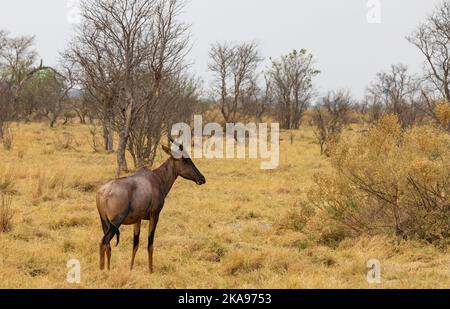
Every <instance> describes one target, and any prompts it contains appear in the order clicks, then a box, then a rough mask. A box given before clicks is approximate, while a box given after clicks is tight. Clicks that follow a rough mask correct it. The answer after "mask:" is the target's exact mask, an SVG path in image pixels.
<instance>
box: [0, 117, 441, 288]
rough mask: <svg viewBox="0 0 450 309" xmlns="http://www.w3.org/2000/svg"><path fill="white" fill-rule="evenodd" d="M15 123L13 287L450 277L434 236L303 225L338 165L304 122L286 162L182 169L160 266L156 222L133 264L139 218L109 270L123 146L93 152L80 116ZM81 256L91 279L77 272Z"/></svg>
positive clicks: (423, 282) (9, 175)
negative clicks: (108, 207)
mask: <svg viewBox="0 0 450 309" xmlns="http://www.w3.org/2000/svg"><path fill="white" fill-rule="evenodd" d="M13 131H14V133H15V136H16V138H15V142H14V145H13V149H12V150H11V151H5V150H3V149H0V162H1V163H0V180H1V179H14V181H13V184H12V186H13V188H12V190H14V191H15V195H14V199H13V203H12V209H13V211H14V216H13V218H12V230H11V231H10V232H8V233H3V234H1V233H0V287H1V288H450V257H449V255H448V252H443V251H440V250H438V249H436V248H435V247H433V246H430V245H427V244H423V243H419V242H404V241H399V240H396V239H391V238H386V237H375V238H359V239H347V240H344V241H343V242H342V243H341V244H340V245H339V246H338V247H337V248H331V247H327V246H322V245H319V244H317V243H314V242H313V241H311V240H310V239H309V237H308V235H305V234H303V233H302V232H300V231H298V230H297V229H296V228H295V215H296V213H297V212H298V211H299V208H300V207H301V205H302V203H301V201H302V200H303V199H304V198H305V193H306V191H307V190H308V187H309V186H310V184H311V177H312V175H313V173H314V172H316V171H319V170H322V169H327V168H329V167H328V163H327V162H326V161H325V160H324V159H323V158H322V157H320V156H319V149H318V146H317V145H316V144H315V143H314V139H313V134H312V131H311V130H310V129H302V130H300V131H296V132H293V134H294V143H293V144H291V142H290V134H291V133H284V134H283V135H284V141H283V142H282V145H281V158H280V159H281V163H280V166H279V168H278V169H277V170H274V171H262V170H260V169H259V161H258V160H206V159H205V160H196V163H197V166H198V167H199V169H200V170H201V171H202V172H203V173H204V174H205V175H206V177H207V180H208V183H207V185H206V186H203V187H198V186H196V185H195V184H193V183H190V182H187V181H185V180H178V181H177V183H176V185H175V186H174V188H173V189H172V191H171V193H170V195H169V197H168V200H167V202H166V205H165V208H164V210H163V212H162V214H161V219H160V223H159V226H158V229H157V232H156V240H155V257H154V263H155V274H153V275H150V274H149V273H148V272H147V254H146V250H145V248H146V233H143V234H142V235H141V248H140V250H139V252H138V255H137V260H136V265H135V270H134V271H133V272H130V271H129V263H130V258H131V251H132V249H131V247H132V227H122V229H121V230H122V240H121V244H120V246H119V247H118V248H115V247H114V248H113V257H112V270H111V271H110V272H100V271H99V270H98V244H99V242H100V238H101V236H102V235H101V234H102V233H101V226H100V220H99V218H98V214H97V210H96V207H95V192H96V189H97V188H98V187H99V185H100V184H102V183H104V182H105V181H107V180H109V179H111V178H113V177H114V173H115V155H114V154H104V153H93V152H92V149H91V148H90V147H89V143H88V138H89V132H88V128H87V127H83V126H80V125H69V126H59V127H57V128H56V129H53V130H50V129H48V128H47V127H46V125H45V124H40V123H33V124H20V125H14V126H13ZM68 138H69V139H70V138H72V139H73V140H72V141H71V142H70V143H66V142H65V141H67V139H68ZM67 144H69V145H67ZM164 159H165V156H163V155H162V154H160V155H159V157H158V163H160V162H162V161H163V160H164ZM130 162H131V161H130ZM158 163H157V164H158ZM10 189H11V188H10ZM146 226H147V224H145V225H144V227H146ZM143 230H144V231H146V229H143ZM73 258H75V259H79V260H80V262H81V284H79V285H71V284H69V283H67V282H66V273H67V271H68V269H67V268H66V262H67V261H68V260H69V259H73ZM373 258H375V259H378V260H380V262H381V265H382V283H381V284H378V285H371V284H369V283H368V282H367V280H366V273H367V271H368V269H367V267H366V263H367V261H368V260H369V259H373Z"/></svg>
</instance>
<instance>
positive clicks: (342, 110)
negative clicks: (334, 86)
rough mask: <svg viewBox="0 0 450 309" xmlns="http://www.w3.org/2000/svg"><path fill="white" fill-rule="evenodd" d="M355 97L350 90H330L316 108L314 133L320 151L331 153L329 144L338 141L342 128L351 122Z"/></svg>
mask: <svg viewBox="0 0 450 309" xmlns="http://www.w3.org/2000/svg"><path fill="white" fill-rule="evenodd" d="M353 105H354V103H353V98H352V96H351V94H350V91H348V90H339V91H335V92H329V93H328V94H327V96H326V97H324V98H323V100H322V103H321V104H318V105H317V106H316V107H315V108H314V114H313V125H314V134H315V135H316V137H317V140H318V142H319V145H320V153H321V154H326V155H329V147H328V146H329V144H330V143H333V142H336V141H337V140H338V139H339V135H340V134H341V132H342V129H343V128H344V127H345V126H346V125H347V124H348V123H349V112H350V111H351V109H352V106H353Z"/></svg>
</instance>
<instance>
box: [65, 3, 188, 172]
mask: <svg viewBox="0 0 450 309" xmlns="http://www.w3.org/2000/svg"><path fill="white" fill-rule="evenodd" d="M182 8H183V2H182V1H178V0H151V1H148V0H130V1H125V0H112V1H108V2H105V1H101V0H94V1H85V2H83V5H82V17H83V20H84V21H83V23H82V24H81V26H80V27H79V29H78V34H77V36H76V37H75V39H74V40H73V42H72V46H71V48H70V50H69V52H67V53H66V57H65V58H66V59H67V60H68V61H73V62H74V63H76V64H77V66H78V73H77V75H78V77H79V80H80V84H82V86H83V87H84V89H85V91H86V92H87V93H89V95H90V97H91V98H92V99H93V101H94V102H95V105H96V106H97V113H96V114H97V115H99V116H100V119H102V122H103V127H104V131H105V134H104V136H105V145H107V148H108V149H111V148H112V137H111V132H112V129H111V128H112V127H113V128H114V130H115V131H116V132H118V133H119V144H118V150H117V165H118V173H120V172H123V171H127V170H128V164H127V162H126V159H125V153H126V151H127V150H129V151H132V156H133V158H134V159H135V164H136V165H137V166H140V165H142V164H146V163H148V162H151V161H152V159H151V158H148V157H147V156H148V155H149V153H151V151H150V152H148V149H155V146H156V145H157V144H158V143H159V141H160V135H161V132H162V131H163V130H164V129H165V127H164V124H166V121H167V119H169V118H170V117H168V116H167V114H170V113H172V111H171V110H172V109H171V107H172V105H171V104H169V103H170V102H171V101H170V100H169V101H166V100H165V99H163V97H164V96H163V95H162V93H163V92H164V91H165V89H166V88H165V87H170V86H168V85H171V84H172V82H173V80H172V77H176V76H179V75H180V74H181V73H182V72H184V71H185V69H186V65H185V62H184V60H185V55H186V53H187V52H188V50H189V45H188V43H189V34H188V29H189V26H188V25H186V24H184V23H182V22H180V21H179V18H178V17H179V15H180V13H181V10H182ZM138 140H139V143H138V142H137V141H138Z"/></svg>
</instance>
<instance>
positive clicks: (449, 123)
mask: <svg viewBox="0 0 450 309" xmlns="http://www.w3.org/2000/svg"><path fill="white" fill-rule="evenodd" d="M435 113H436V117H437V119H438V120H439V122H440V125H441V126H442V127H443V128H444V129H446V130H448V131H450V103H448V102H438V103H436V109H435Z"/></svg>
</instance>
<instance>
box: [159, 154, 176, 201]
mask: <svg viewBox="0 0 450 309" xmlns="http://www.w3.org/2000/svg"><path fill="white" fill-rule="evenodd" d="M154 173H155V174H156V175H157V176H158V178H159V181H160V183H161V187H162V188H163V191H164V194H165V195H167V194H169V191H170V189H172V186H173V184H174V183H175V180H177V178H178V174H177V172H176V171H175V165H174V162H173V159H171V158H170V159H168V160H167V161H166V162H164V164H162V165H161V166H160V167H158V168H157V169H156V170H154Z"/></svg>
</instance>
